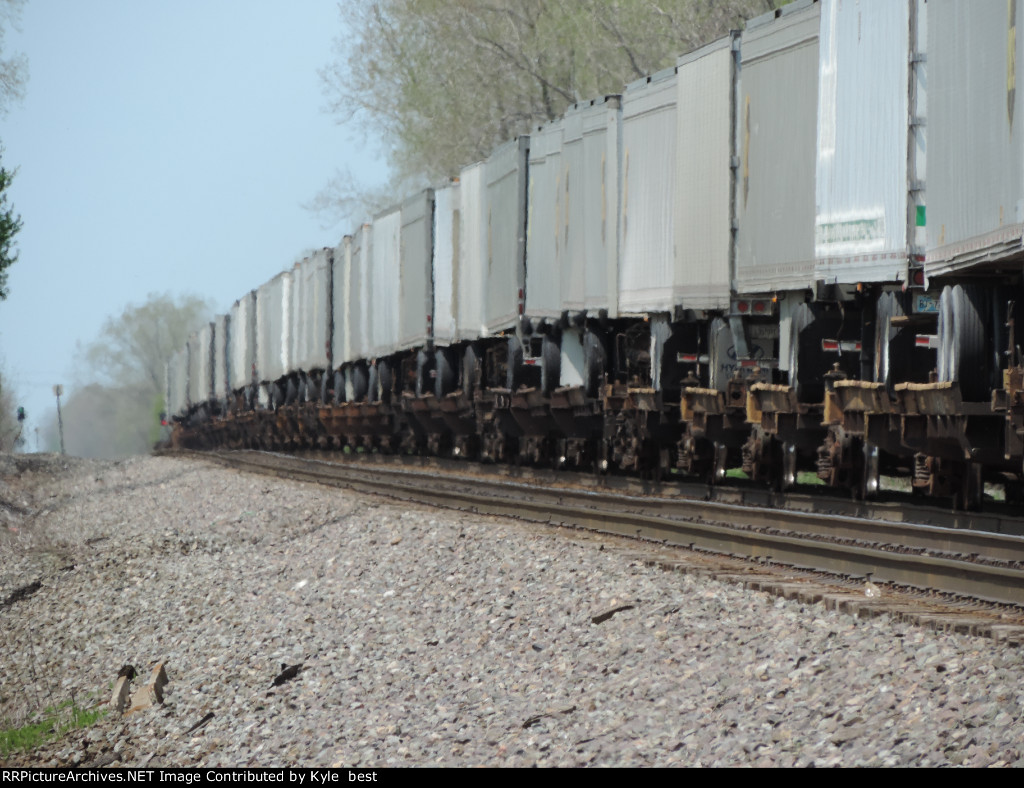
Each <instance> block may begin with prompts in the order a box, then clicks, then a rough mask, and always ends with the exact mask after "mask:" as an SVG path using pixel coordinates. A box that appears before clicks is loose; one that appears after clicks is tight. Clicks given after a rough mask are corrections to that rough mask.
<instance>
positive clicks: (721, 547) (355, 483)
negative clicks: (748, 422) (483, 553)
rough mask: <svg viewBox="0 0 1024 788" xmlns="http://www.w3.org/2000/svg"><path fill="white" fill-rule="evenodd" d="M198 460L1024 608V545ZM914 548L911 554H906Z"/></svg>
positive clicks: (633, 501) (706, 508)
mask: <svg viewBox="0 0 1024 788" xmlns="http://www.w3.org/2000/svg"><path fill="white" fill-rule="evenodd" d="M198 456H201V457H205V458H208V459H212V460H216V461H217V462H220V463H223V464H227V465H230V466H231V467H234V468H237V469H239V470H249V471H257V472H261V473H267V474H271V475H275V476H279V477H284V478H290V479H294V480H299V481H307V482H312V483H316V484H329V485H333V486H341V487H347V488H351V489H354V490H357V491H359V492H364V493H371V494H382V495H386V496H391V497H398V498H401V499H403V500H409V501H416V502H419V503H425V504H430V505H436V506H442V507H446V508H452V509H460V510H465V511H471V512H475V513H480V514H490V515H499V516H506V517H514V518H519V519H522V520H529V521H535V522H545V523H554V524H560V525H571V526H576V527H582V528H588V529H593V530H596V531H600V532H605V533H612V534H619V535H626V536H632V537H640V538H646V539H651V540H655V541H660V542H664V543H666V544H670V545H679V546H683V547H696V548H699V549H702V550H710V551H714V552H720V553H725V554H729V555H738V556H743V557H747V558H754V559H761V560H770V561H771V562H773V563H780V564H786V565H791V566H794V567H797V568H801V569H810V570H814V571H824V572H830V573H834V574H840V575H848V576H867V575H869V574H870V575H871V577H872V579H873V580H875V581H876V582H884V583H894V584H898V585H904V586H911V587H916V588H920V589H928V590H935V591H940V592H945V593H953V594H960V595H964V596H969V597H974V598H978V599H983V600H987V601H992V602H998V603H1005V604H1013V605H1024V538H1022V537H1019V536H1008V535H1004V534H994V533H985V532H981V531H966V530H959V529H948V528H940V527H936V526H931V525H914V524H905V523H893V522H880V521H874V520H864V519H861V518H854V517H848V516H841V515H831V514H823V513H808V512H798V511H791V510H782V509H773V508H764V507H756V506H749V505H740V504H732V503H722V502H719V501H700V500H694V499H687V498H676V499H672V498H663V497H655V496H637V495H630V494H623V493H620V492H608V491H606V490H593V489H580V488H575V487H564V486H562V487H545V486H537V485H534V484H528V483H524V482H519V481H509V480H506V479H495V478H491V477H488V476H484V475H479V474H477V475H469V474H465V473H463V474H455V473H439V472H438V471H436V470H432V471H427V470H422V469H409V468H406V467H394V466H383V465H381V464H367V463H363V462H360V461H359V460H358V459H351V458H350V459H344V460H341V461H338V460H334V461H326V460H319V459H310V458H300V457H295V456H292V455H283V454H266V453H260V452H209V453H205V452H204V453H201V454H199V455H198ZM908 549H910V550H911V551H912V552H907V550H908Z"/></svg>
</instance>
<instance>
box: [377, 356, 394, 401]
mask: <svg viewBox="0 0 1024 788" xmlns="http://www.w3.org/2000/svg"><path fill="white" fill-rule="evenodd" d="M377 380H378V382H379V384H380V401H381V402H391V390H392V387H393V385H394V382H395V381H394V376H393V375H392V374H391V365H390V364H388V362H386V361H378V362H377Z"/></svg>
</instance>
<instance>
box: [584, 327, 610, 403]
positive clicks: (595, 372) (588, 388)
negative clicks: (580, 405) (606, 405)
mask: <svg viewBox="0 0 1024 788" xmlns="http://www.w3.org/2000/svg"><path fill="white" fill-rule="evenodd" d="M604 368H605V352H604V345H603V344H602V343H601V339H600V337H598V336H597V335H596V334H594V333H593V332H591V331H587V332H586V333H584V334H583V386H584V394H586V396H587V397H588V398H590V399H593V398H595V397H596V396H597V394H598V391H599V390H600V388H601V384H602V383H603V382H604Z"/></svg>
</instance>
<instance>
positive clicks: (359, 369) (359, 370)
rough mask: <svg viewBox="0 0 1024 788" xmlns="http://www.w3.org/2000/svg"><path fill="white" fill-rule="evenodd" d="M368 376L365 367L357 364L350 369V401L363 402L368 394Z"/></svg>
mask: <svg viewBox="0 0 1024 788" xmlns="http://www.w3.org/2000/svg"><path fill="white" fill-rule="evenodd" d="M369 392H370V375H369V372H368V371H367V369H366V367H365V366H363V365H362V364H358V365H356V366H354V367H352V401H353V402H365V401H366V400H367V399H368V398H369V396H370V394H369Z"/></svg>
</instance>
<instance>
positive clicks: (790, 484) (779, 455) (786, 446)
mask: <svg viewBox="0 0 1024 788" xmlns="http://www.w3.org/2000/svg"><path fill="white" fill-rule="evenodd" d="M772 443H773V444H774V448H775V451H774V452H773V453H774V454H775V459H776V463H775V466H776V467H775V468H774V471H773V476H774V477H775V478H774V482H775V483H774V487H775V489H776V491H777V492H786V491H787V490H792V489H793V488H794V487H795V486H796V459H797V458H796V446H795V445H794V444H792V443H790V442H788V441H784V442H783V441H778V440H777V439H774V438H773V439H772Z"/></svg>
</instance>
